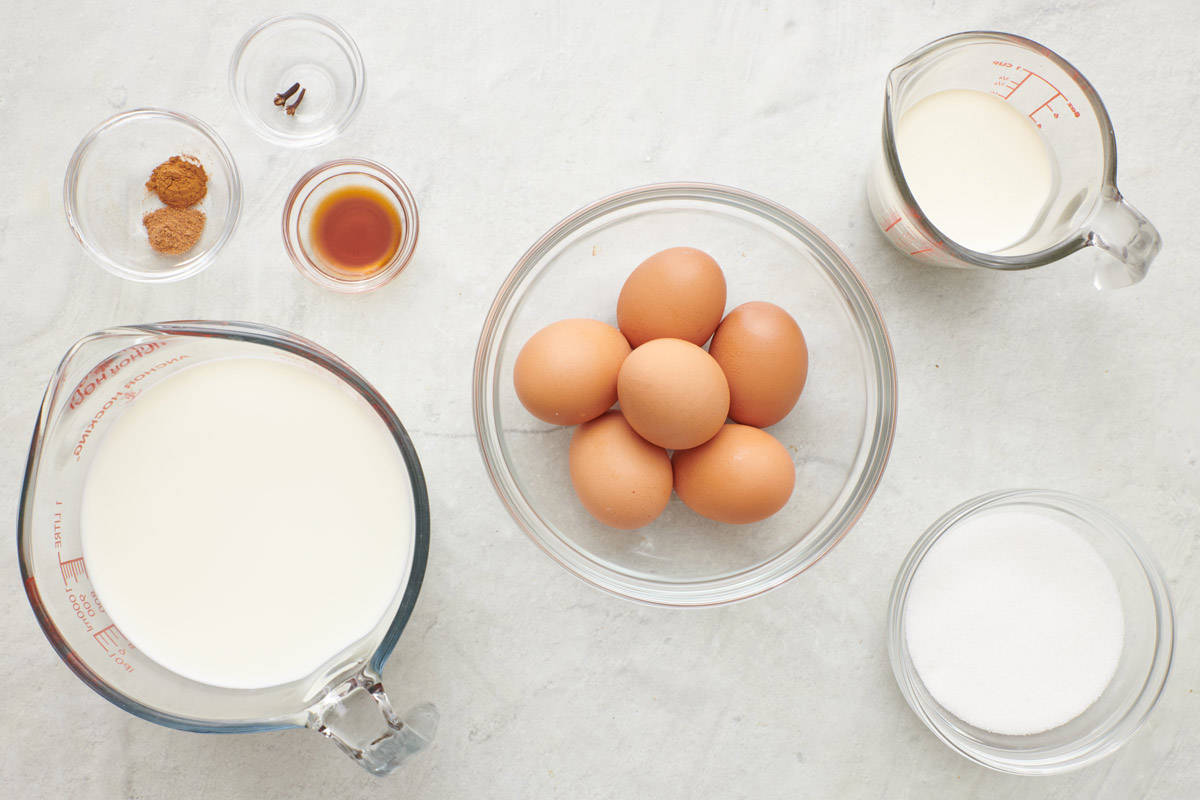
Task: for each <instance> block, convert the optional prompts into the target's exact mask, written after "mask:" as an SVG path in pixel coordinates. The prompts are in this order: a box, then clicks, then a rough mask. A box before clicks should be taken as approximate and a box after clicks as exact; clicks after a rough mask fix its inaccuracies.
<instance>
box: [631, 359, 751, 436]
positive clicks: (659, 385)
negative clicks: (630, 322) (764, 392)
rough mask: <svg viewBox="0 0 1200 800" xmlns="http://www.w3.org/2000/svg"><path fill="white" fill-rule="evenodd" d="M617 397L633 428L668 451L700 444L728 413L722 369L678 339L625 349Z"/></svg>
mask: <svg viewBox="0 0 1200 800" xmlns="http://www.w3.org/2000/svg"><path fill="white" fill-rule="evenodd" d="M617 397H618V399H619V400H620V401H621V411H622V412H623V413H624V414H625V419H627V420H629V424H630V425H632V426H633V429H634V430H635V431H637V432H638V433H639V434H640V435H641V436H642V438H644V439H646V440H648V441H649V442H651V443H652V444H656V445H658V446H659V447H665V448H667V449H668V450H682V449H685V448H688V447H695V446H696V445H698V444H703V443H704V442H706V441H708V440H709V439H711V438H712V437H713V436H714V435H715V434H716V432H717V431H719V430H720V429H721V425H723V424H724V422H725V417H726V416H728V414H729V384H728V383H726V381H725V373H723V372H721V368H720V367H719V366H717V362H716V361H713V359H712V356H710V355H709V354H708V353H706V352H704V350H703V349H701V348H699V347H697V346H696V345H694V344H692V343H691V342H685V341H683V340H682V339H654V340H653V341H649V342H646V343H645V344H644V345H642V346H641V347H638V348H637V349H635V350H634V351H633V352H632V353H630V354H629V357H628V358H626V359H625V363H624V364H622V365H621V371H620V373H619V374H618V375H617Z"/></svg>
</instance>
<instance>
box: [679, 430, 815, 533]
mask: <svg viewBox="0 0 1200 800" xmlns="http://www.w3.org/2000/svg"><path fill="white" fill-rule="evenodd" d="M672 461H673V463H674V465H675V493H676V494H678V495H679V499H680V500H682V501H683V502H684V503H686V504H687V506H688V507H689V508H691V509H692V510H693V511H695V512H696V513H697V514H699V515H700V516H702V517H708V518H709V519H713V520H716V521H717V522H728V523H732V524H735V525H741V524H745V523H747V522H758V521H759V520H760V519H766V518H767V517H769V516H771V515H772V514H774V513H775V512H776V511H778V510H779V509H781V508H783V507H784V506H785V505H787V501H788V498H789V497H791V496H792V487H793V486H794V485H795V482H796V470H795V467H794V465H793V464H792V458H791V456H789V455H788V451H787V449H786V448H785V447H784V446H783V445H782V444H780V443H779V441H778V440H777V439H776V438H775V437H774V436H772V435H771V434H769V433H767V432H766V431H763V430H759V429H758V428H752V427H750V426H749V425H738V424H735V423H730V424H728V425H726V426H724V427H723V428H721V432H720V433H718V434H717V435H716V436H714V437H713V438H712V439H711V440H709V441H707V442H705V443H704V444H702V445H700V446H699V447H696V448H693V449H691V450H681V451H679V452H677V453H675V456H674V458H673V459H672Z"/></svg>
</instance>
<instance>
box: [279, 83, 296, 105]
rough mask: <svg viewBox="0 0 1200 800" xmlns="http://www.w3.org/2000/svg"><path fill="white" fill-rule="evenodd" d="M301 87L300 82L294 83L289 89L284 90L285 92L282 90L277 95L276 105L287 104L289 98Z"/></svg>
mask: <svg viewBox="0 0 1200 800" xmlns="http://www.w3.org/2000/svg"><path fill="white" fill-rule="evenodd" d="M299 88H300V84H298V83H293V84H292V85H291V86H290V87H289V88H288V89H287V91H283V92H280V93H279V94H277V95H275V105H277V106H281V105H283V104H285V103H286V102H287V101H288V98H290V97H291V96H292V95H294V94H295V93H296V91H297V90H298V89H299Z"/></svg>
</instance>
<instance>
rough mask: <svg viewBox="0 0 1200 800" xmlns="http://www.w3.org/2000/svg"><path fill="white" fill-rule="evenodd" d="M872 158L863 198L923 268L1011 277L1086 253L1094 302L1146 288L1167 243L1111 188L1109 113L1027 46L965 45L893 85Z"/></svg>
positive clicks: (909, 62) (948, 42)
mask: <svg viewBox="0 0 1200 800" xmlns="http://www.w3.org/2000/svg"><path fill="white" fill-rule="evenodd" d="M883 123H884V124H883V137H882V149H881V157H880V158H879V160H878V161H877V162H876V165H875V167H874V169H873V170H872V172H871V177H870V180H869V181H868V184H867V189H868V191H867V197H868V200H869V202H870V206H871V212H872V214H873V216H874V217H875V221H876V223H878V225H879V227H880V229H881V230H882V231H883V232H884V234H885V235H886V236H887V237H888V239H889V241H890V242H891V243H892V244H893V245H894V246H895V247H896V248H897V249H899V250H900V251H901V252H902V253H904V254H906V255H908V256H910V257H912V258H913V259H916V260H918V261H921V262H923V263H928V264H933V265H939V266H953V267H977V268H987V269H1001V270H1018V269H1028V268H1029V267H1037V266H1041V265H1044V264H1048V263H1050V262H1052V261H1056V260H1058V259H1060V258H1062V257H1063V256H1066V255H1068V254H1070V253H1072V252H1074V251H1076V250H1079V249H1080V248H1083V247H1086V246H1089V245H1094V246H1096V247H1099V248H1101V249H1103V250H1105V251H1107V252H1108V253H1109V254H1111V255H1112V256H1114V257H1115V259H1116V260H1105V261H1104V262H1103V263H1101V264H1099V265H1098V266H1097V267H1096V271H1095V278H1094V282H1095V284H1096V286H1097V287H1098V288H1114V287H1118V286H1128V285H1130V284H1133V283H1136V282H1138V281H1139V280H1141V279H1142V278H1143V277H1145V274H1146V270H1147V268H1148V267H1149V265H1150V262H1151V261H1152V260H1153V259H1154V257H1155V256H1156V255H1157V254H1158V251H1159V249H1160V248H1161V246H1162V240H1161V238H1160V237H1159V235H1158V232H1157V231H1156V230H1155V229H1154V226H1153V225H1151V224H1150V222H1149V221H1148V220H1147V219H1146V218H1145V217H1143V216H1142V215H1141V214H1139V213H1138V212H1137V211H1136V210H1135V209H1133V208H1132V207H1131V206H1130V205H1129V204H1128V203H1126V202H1125V201H1124V199H1123V198H1122V196H1121V193H1120V192H1119V191H1118V190H1117V186H1116V165H1117V162H1116V140H1115V138H1114V136H1113V130H1112V123H1111V121H1110V120H1109V117H1108V112H1107V111H1106V110H1105V108H1104V104H1103V103H1102V102H1101V101H1100V97H1099V96H1098V95H1097V94H1096V91H1095V89H1094V88H1093V87H1092V85H1091V84H1090V83H1088V82H1087V80H1086V79H1085V78H1084V77H1083V76H1082V75H1080V74H1079V71H1078V70H1076V69H1075V68H1074V67H1072V66H1071V65H1070V64H1069V63H1067V62H1066V61H1065V60H1064V59H1063V58H1061V57H1060V56H1058V55H1057V54H1056V53H1053V52H1051V51H1050V50H1048V49H1046V48H1045V47H1042V46H1041V45H1039V44H1037V43H1036V42H1032V41H1030V40H1028V39H1024V38H1022V37H1020V36H1013V35H1011V34H1006V33H995V32H990V31H973V32H969V33H960V34H955V35H953V36H947V37H945V38H944V39H939V40H937V41H936V42H933V43H931V44H929V45H926V46H925V47H923V48H921V49H920V50H918V51H917V52H915V53H913V54H912V55H910V56H909V57H908V58H907V59H905V60H904V61H903V62H902V63H901V64H899V65H898V66H897V67H895V68H894V69H893V70H892V71H891V73H889V75H888V81H887V94H886V99H885V105H884V120H883Z"/></svg>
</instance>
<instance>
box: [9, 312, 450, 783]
mask: <svg viewBox="0 0 1200 800" xmlns="http://www.w3.org/2000/svg"><path fill="white" fill-rule="evenodd" d="M241 356H252V357H256V358H266V359H271V360H275V361H285V362H289V363H293V364H297V365H300V366H303V367H305V369H307V370H309V371H312V372H314V373H317V374H320V375H321V376H322V377H323V378H326V379H328V380H330V381H335V382H339V383H341V384H344V385H345V386H348V387H350V389H352V390H353V391H355V392H357V393H358V394H359V395H361V396H362V397H363V398H364V399H365V400H366V402H367V403H368V404H369V405H370V407H371V408H373V409H374V410H375V411H376V412H377V413H378V415H379V417H380V418H381V419H382V421H383V423H384V425H385V426H386V428H387V430H388V431H389V432H390V433H391V436H392V438H393V439H394V440H395V444H396V447H397V448H398V449H399V451H400V453H401V454H402V457H403V460H404V463H405V465H406V466H407V470H408V475H409V478H410V482H411V487H410V488H411V495H412V508H413V519H412V520H411V523H412V530H413V531H414V537H415V542H414V545H413V547H412V551H411V552H412V555H411V558H410V560H409V563H408V564H398V565H397V567H396V568H397V571H398V572H399V571H401V570H403V571H404V572H405V574H406V577H404V579H403V580H401V581H399V583H398V587H399V588H398V589H397V591H396V593H395V596H394V597H393V598H392V600H391V602H390V604H389V606H388V609H387V612H386V613H385V614H383V616H382V617H381V618H380V619H379V621H378V622H377V623H376V624H375V626H374V627H373V628H372V629H371V631H370V632H369V633H367V634H366V635H365V636H363V637H362V638H360V639H359V640H357V641H355V642H354V643H352V644H350V645H349V646H347V647H346V648H345V649H343V650H342V652H339V653H330V654H329V658H328V660H327V661H326V662H325V663H324V664H323V665H322V666H321V667H319V668H318V669H317V670H316V671H315V672H313V673H312V674H310V675H308V676H306V677H304V678H302V679H299V680H295V681H292V682H291V683H287V684H283V685H278V686H270V687H267V688H262V689H231V688H223V687H218V686H212V685H208V684H205V683H199V682H197V681H193V680H190V679H188V678H185V677H183V676H181V675H179V674H177V673H175V672H172V671H170V670H168V669H166V668H164V667H163V666H161V665H160V664H158V663H157V662H155V661H153V660H152V659H150V658H148V657H147V656H146V655H145V654H143V653H142V652H141V651H140V650H138V648H137V647H135V646H134V645H133V643H131V642H130V641H129V640H128V639H127V638H126V637H125V636H124V635H123V634H122V633H121V630H120V629H119V628H118V627H117V625H116V623H115V621H114V620H113V619H112V618H110V617H109V616H108V614H107V613H106V612H105V610H104V603H103V597H100V596H98V595H97V593H96V590H95V588H94V587H93V586H92V582H91V579H90V578H89V576H88V567H87V563H86V561H85V560H84V558H83V549H82V545H81V537H80V524H79V518H80V504H81V498H82V494H83V486H84V480H85V477H86V475H87V471H88V467H89V465H90V463H91V461H92V460H93V459H94V457H95V453H96V450H97V448H96V447H94V446H89V442H95V441H96V440H97V439H98V438H99V437H101V436H102V435H103V434H104V432H105V430H106V429H107V428H109V427H110V426H112V425H113V423H114V420H116V419H117V418H118V417H120V416H121V414H122V413H123V412H124V411H126V410H127V409H129V408H130V406H131V405H132V404H135V403H137V401H138V397H139V396H141V395H142V393H144V392H145V390H146V389H147V388H150V387H152V386H154V385H155V384H156V383H158V382H160V381H162V380H164V379H166V378H168V377H170V376H171V375H172V374H174V373H176V372H178V371H180V370H182V369H186V368H188V367H190V366H193V365H195V364H198V363H201V362H205V361H212V360H218V359H228V358H233V357H241ZM153 490H154V489H153V487H138V486H131V487H129V491H131V492H136V491H153ZM17 544H18V549H19V557H20V565H21V578H22V580H23V581H24V584H25V591H26V593H27V594H28V596H29V602H30V604H31V605H32V606H33V610H34V613H35V614H36V615H37V619H38V622H39V623H40V624H41V626H42V630H43V631H44V632H45V634H46V637H47V638H48V639H49V640H50V643H51V644H52V645H53V646H54V649H55V650H56V651H58V654H59V656H61V657H62V659H63V661H65V662H66V663H67V666H69V667H70V668H71V669H72V670H73V671H74V672H75V674H76V675H78V676H79V678H80V679H81V680H83V682H84V683H86V684H87V685H88V686H90V687H91V688H92V689H94V690H95V691H96V692H98V693H99V694H100V695H102V696H103V697H105V698H107V699H108V700H110V701H112V702H113V703H115V704H116V705H117V706H119V707H121V708H123V709H124V710H126V711H128V712H130V713H132V714H135V715H137V716H139V717H142V718H143V719H147V720H150V721H151V722H157V723H159V724H160V725H166V726H169V727H172V728H179V729H181V730H187V731H201V732H208V733H244V732H251V731H266V730H274V729H278V728H286V727H293V726H304V727H308V728H312V729H313V730H316V731H318V732H319V733H321V734H324V735H325V736H327V737H329V738H330V739H332V740H333V741H334V742H335V743H336V744H337V745H338V746H339V747H340V748H341V749H342V750H343V751H345V752H346V753H347V754H349V755H350V756H351V757H352V758H354V759H356V760H357V761H358V762H359V763H360V764H361V765H362V766H363V767H364V768H366V769H367V770H369V771H370V772H372V773H375V774H378V775H382V774H387V773H388V772H390V771H391V770H393V769H394V768H395V767H396V766H398V765H399V764H400V763H401V762H402V761H403V760H404V759H405V758H407V757H408V756H409V755H412V754H413V753H416V752H418V751H419V750H421V749H423V748H424V747H425V746H426V745H427V744H428V743H429V741H430V740H431V739H432V737H433V734H434V731H435V729H436V727H437V711H436V710H435V709H434V707H433V706H431V705H429V704H423V705H419V706H417V707H415V708H414V709H412V710H411V711H409V712H408V713H407V714H406V715H404V716H403V717H400V716H399V715H397V714H396V713H395V712H394V711H393V710H392V707H391V703H390V702H389V700H388V696H387V695H386V694H385V693H384V691H383V686H382V684H381V683H380V678H379V675H380V671H381V669H382V667H383V664H384V662H385V661H386V660H387V657H388V655H389V654H390V653H391V651H392V649H393V648H394V647H395V645H396V641H397V640H398V639H399V637H400V632H401V631H402V630H403V629H404V625H405V623H406V622H407V621H408V617H409V615H410V614H411V613H412V610H413V606H414V605H415V603H416V600H417V593H418V592H419V591H420V588H421V579H422V577H423V575H424V572H425V562H426V558H427V556H428V552H429V502H428V498H427V495H426V491H425V479H424V476H423V474H422V472H421V465H420V462H419V461H418V459H417V453H416V450H415V449H414V448H413V445H412V442H411V441H410V440H409V438H408V434H407V433H406V432H405V430H404V427H403V426H402V425H401V424H400V420H399V419H397V418H396V415H395V413H394V412H393V411H392V409H391V407H390V406H388V404H387V402H386V401H385V400H384V399H383V397H381V396H380V395H379V393H378V392H376V391H375V389H374V388H372V387H371V385H370V384H368V383H367V382H366V381H365V380H364V379H363V378H362V377H361V376H360V375H359V374H358V373H356V372H354V371H353V370H352V369H351V368H350V367H349V366H347V365H346V364H345V363H344V362H342V361H341V360H339V359H338V358H337V357H336V356H334V355H333V354H332V353H329V352H328V351H326V350H324V349H322V348H321V347H319V346H317V345H315V344H313V343H312V342H309V341H307V340H306V339H302V338H300V337H298V336H295V335H294V334H290V333H287V332H286V331H282V330H278V329H276V328H269V327H267V326H263V325H255V324H251V323H236V322H173V323H161V324H155V325H138V326H130V327H123V328H114V329H110V330H106V331H100V332H98V333H94V334H92V335H90V336H86V337H84V338H83V339H81V340H80V341H78V342H76V343H75V345H74V346H73V347H72V348H71V349H70V350H69V351H68V352H67V354H66V356H65V357H64V358H63V360H62V362H61V363H60V364H59V366H58V370H57V371H56V372H55V374H54V376H53V378H52V379H51V381H50V385H49V387H48V388H47V390H46V395H45V399H44V400H43V403H42V408H41V411H40V413H39V416H38V420H37V426H36V428H35V429H34V434H33V443H32V445H31V447H30V452H29V461H28V464H27V467H26V472H25V483H24V488H23V491H22V498H21V506H20V518H19V522H18V532H17ZM330 561H331V562H335V561H336V554H333V553H331V554H330ZM168 566H169V565H164V568H167V567H168ZM174 568H175V569H177V570H178V578H179V584H180V590H181V591H186V590H187V569H186V565H175V566H174ZM331 568H336V563H331ZM311 580H312V581H313V585H312V586H311V587H309V591H320V584H319V580H320V576H319V575H314V576H311ZM164 602H169V599H164Z"/></svg>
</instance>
